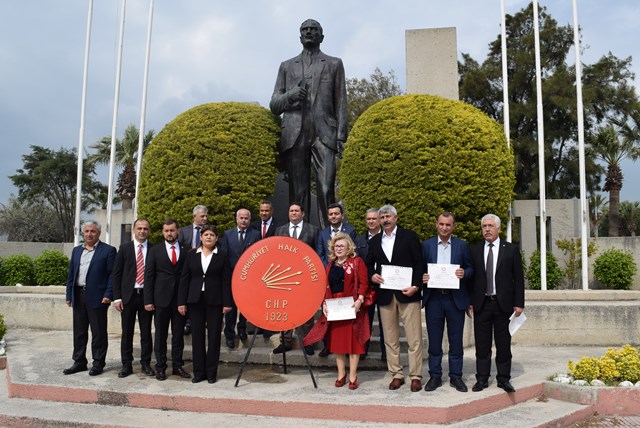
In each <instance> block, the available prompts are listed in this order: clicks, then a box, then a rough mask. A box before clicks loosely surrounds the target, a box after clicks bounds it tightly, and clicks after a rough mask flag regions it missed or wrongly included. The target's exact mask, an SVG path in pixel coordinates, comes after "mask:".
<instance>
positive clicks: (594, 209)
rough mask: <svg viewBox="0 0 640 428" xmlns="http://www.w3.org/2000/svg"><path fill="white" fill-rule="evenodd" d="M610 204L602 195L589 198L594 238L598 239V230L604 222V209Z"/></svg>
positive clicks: (598, 194) (595, 194)
mask: <svg viewBox="0 0 640 428" xmlns="http://www.w3.org/2000/svg"><path fill="white" fill-rule="evenodd" d="M607 204H609V201H607V200H605V198H604V196H602V194H601V193H594V194H592V195H591V197H590V198H589V208H590V211H591V213H590V217H591V230H592V231H593V233H594V236H595V237H596V238H597V237H598V228H599V226H600V222H601V221H602V209H603V208H604V207H606V206H607Z"/></svg>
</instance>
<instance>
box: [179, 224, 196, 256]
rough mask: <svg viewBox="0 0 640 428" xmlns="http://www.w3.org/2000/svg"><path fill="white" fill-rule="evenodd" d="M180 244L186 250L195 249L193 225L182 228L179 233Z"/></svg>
mask: <svg viewBox="0 0 640 428" xmlns="http://www.w3.org/2000/svg"><path fill="white" fill-rule="evenodd" d="M178 243H179V244H180V246H181V247H184V248H185V249H186V250H190V249H191V248H193V223H191V224H190V225H189V226H185V227H182V228H180V231H179V232H178Z"/></svg>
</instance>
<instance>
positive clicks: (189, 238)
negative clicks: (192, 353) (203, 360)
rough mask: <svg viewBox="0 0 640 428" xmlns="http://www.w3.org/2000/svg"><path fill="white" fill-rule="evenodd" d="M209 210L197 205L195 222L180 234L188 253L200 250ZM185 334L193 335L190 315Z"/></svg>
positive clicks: (180, 242)
mask: <svg viewBox="0 0 640 428" xmlns="http://www.w3.org/2000/svg"><path fill="white" fill-rule="evenodd" d="M207 216H208V210H207V207H205V206H204V205H196V206H195V207H194V208H193V222H192V224H190V225H189V226H185V227H183V228H182V229H180V233H178V243H179V244H180V246H181V247H182V248H184V249H185V250H186V251H188V250H190V249H192V248H198V246H199V245H200V229H202V226H204V225H205V224H207ZM184 334H185V335H186V336H188V335H190V334H191V319H190V316H189V313H188V312H187V316H186V317H185V323H184Z"/></svg>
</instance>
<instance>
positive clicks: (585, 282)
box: [573, 0, 589, 290]
mask: <svg viewBox="0 0 640 428" xmlns="http://www.w3.org/2000/svg"><path fill="white" fill-rule="evenodd" d="M573 44H574V49H575V51H576V99H577V107H576V111H577V113H578V158H579V163H580V211H581V214H582V215H581V223H580V236H581V241H580V244H581V245H580V246H581V259H582V289H583V290H588V289H589V266H588V259H589V254H588V251H587V248H588V247H587V246H588V244H589V243H588V242H587V240H588V239H589V238H588V236H589V235H588V233H587V225H588V223H587V221H588V219H589V210H588V207H587V179H586V175H587V174H586V166H585V157H584V112H583V104H582V64H581V61H580V28H579V27H578V4H577V0H573Z"/></svg>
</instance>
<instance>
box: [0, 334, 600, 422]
mask: <svg viewBox="0 0 640 428" xmlns="http://www.w3.org/2000/svg"><path fill="white" fill-rule="evenodd" d="M71 340H72V337H71V332H66V331H35V330H11V331H10V332H9V333H8V334H7V353H8V368H7V370H6V375H7V381H5V380H4V379H2V382H1V383H0V415H2V416H0V425H3V426H6V425H14V422H15V421H20V420H22V421H23V422H24V421H25V419H24V418H27V419H30V420H31V421H32V422H34V421H35V422H37V421H40V422H41V424H43V425H44V424H45V423H44V422H45V421H49V422H48V423H52V421H58V423H59V424H61V425H69V424H79V425H94V426H149V425H153V426H160V427H162V426H172V427H175V426H186V425H187V424H188V425H191V426H211V425H214V424H215V425H222V426H231V425H233V426H236V427H243V426H253V427H255V426H261V427H263V426H266V427H271V426H274V427H275V426H278V427H287V426H296V427H303V426H316V427H317V426H327V427H333V426H336V427H338V426H347V427H350V426H383V425H384V426H396V425H398V426H400V425H402V426H406V424H407V423H409V424H419V425H420V426H430V425H428V424H429V423H432V424H435V423H442V422H447V421H449V422H452V421H456V420H458V421H461V422H459V423H455V424H452V425H451V426H475V427H482V426H494V427H495V426H508V425H511V424H513V423H514V422H515V421H517V422H518V426H519V427H520V428H523V427H528V426H531V427H533V426H540V423H539V422H537V419H536V416H538V415H539V413H540V412H542V413H545V412H546V413H551V412H554V411H558V412H559V411H562V410H563V409H565V410H566V409H568V408H572V409H573V408H574V407H576V408H579V407H580V405H576V404H571V403H563V402H557V401H555V400H549V403H545V402H544V401H541V400H537V401H536V400H532V399H534V398H536V397H539V396H540V395H541V391H542V382H544V381H545V380H547V379H548V378H549V377H550V376H551V375H553V374H555V373H558V372H565V371H566V364H567V361H568V360H569V359H572V360H574V361H575V360H578V359H579V358H580V357H582V356H584V355H592V356H600V355H602V354H603V353H604V351H605V350H606V348H602V347H532V346H531V347H530V346H515V347H514V349H513V354H514V358H513V361H514V363H513V373H512V374H513V379H512V383H513V385H514V386H515V388H516V389H517V392H516V393H515V394H506V393H504V392H503V391H502V390H501V389H498V388H497V387H496V386H495V380H492V381H491V382H490V386H489V388H488V389H486V390H484V391H482V392H479V393H474V392H471V391H470V392H468V393H460V392H457V391H456V390H455V389H453V388H451V387H449V385H448V382H447V381H446V379H445V384H444V386H443V387H442V388H439V389H438V390H436V391H435V392H431V393H428V392H425V391H421V392H419V393H411V392H410V391H409V388H408V386H406V385H405V386H404V387H402V388H401V389H400V390H398V391H389V390H388V388H387V385H388V383H389V381H390V376H389V375H388V374H387V373H386V372H385V371H380V370H366V371H360V373H359V380H360V382H361V386H360V388H359V389H358V390H357V391H350V390H348V389H347V388H346V387H344V388H335V387H334V386H333V382H334V380H335V378H336V372H335V370H333V369H326V368H318V367H314V368H313V371H314V375H315V376H316V378H317V382H318V388H317V389H315V388H314V387H313V384H312V382H311V378H310V376H309V372H308V371H307V369H306V368H304V367H289V369H290V371H289V373H288V374H284V373H283V370H282V366H281V365H276V364H274V365H251V366H249V367H247V369H246V370H245V372H244V374H243V377H242V379H241V380H240V383H239V386H238V387H234V383H235V381H236V377H237V375H238V370H239V366H238V365H236V364H223V365H222V366H221V368H220V372H219V375H218V379H219V380H218V382H217V383H216V384H214V385H210V384H208V383H206V382H204V383H200V384H197V385H194V384H192V383H191V382H190V380H188V379H186V380H185V379H179V378H177V377H175V376H169V378H168V380H166V381H164V382H158V381H157V380H155V378H150V377H147V376H144V375H142V374H141V373H140V370H139V365H137V364H136V365H134V374H133V375H131V376H129V377H127V378H125V379H119V378H118V377H117V374H118V371H119V369H120V361H119V337H118V336H116V335H112V336H110V341H109V352H108V359H107V366H106V370H105V372H104V373H103V374H102V375H100V376H96V377H90V376H88V374H87V372H81V373H78V374H75V375H70V376H64V375H63V374H62V370H63V369H64V368H66V367H68V366H70V365H71V358H70V355H71ZM315 358H317V357H315ZM464 364H465V373H466V375H465V376H464V380H465V381H466V383H467V385H468V386H469V389H471V388H470V387H471V385H472V384H473V382H474V379H473V375H472V373H473V371H474V361H473V350H472V349H467V350H466V356H465V361H464ZM185 368H186V369H187V370H188V371H191V364H190V362H189V363H188V364H187V366H186V367H185ZM424 371H425V375H427V376H428V374H427V373H426V371H427V367H426V362H425V365H424ZM444 371H445V373H446V371H447V368H446V363H445V367H444ZM9 396H11V397H14V398H11V399H8V398H7V397H9ZM15 397H18V398H15ZM20 397H28V398H31V399H30V400H27V399H24V398H20ZM51 400H54V401H51ZM529 400H532V401H533V402H535V406H534V407H531V406H530V407H531V410H530V411H527V410H526V409H527V408H528V407H526V403H527V402H528V401H529ZM60 402H64V404H61V403H60ZM518 403H525V407H523V408H522V409H523V410H522V411H518V412H503V413H504V416H502V417H501V416H500V415H501V412H500V411H499V410H500V409H502V408H505V407H509V406H511V405H514V404H518ZM103 404H106V405H103ZM114 406H120V407H114ZM540 406H542V409H541V408H540ZM177 409H179V410H183V411H176V410H177ZM514 413H516V414H515V415H514ZM482 414H488V415H485V416H479V415H482ZM501 418H502V419H501ZM434 426H435V425H434ZM593 426H600V425H593Z"/></svg>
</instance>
